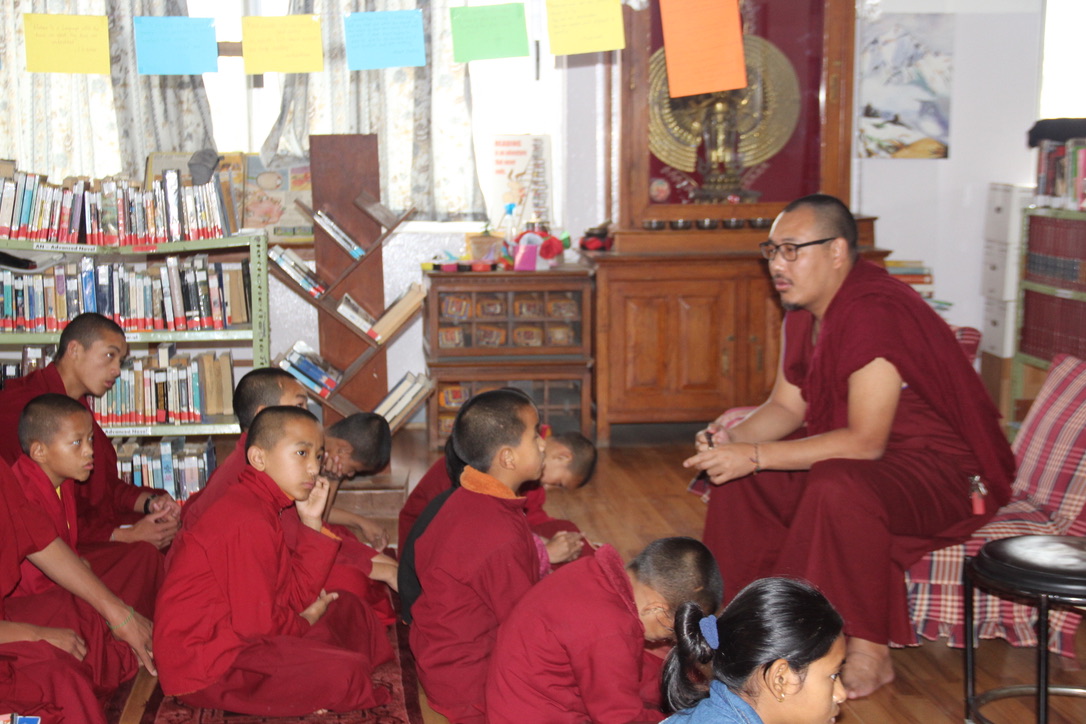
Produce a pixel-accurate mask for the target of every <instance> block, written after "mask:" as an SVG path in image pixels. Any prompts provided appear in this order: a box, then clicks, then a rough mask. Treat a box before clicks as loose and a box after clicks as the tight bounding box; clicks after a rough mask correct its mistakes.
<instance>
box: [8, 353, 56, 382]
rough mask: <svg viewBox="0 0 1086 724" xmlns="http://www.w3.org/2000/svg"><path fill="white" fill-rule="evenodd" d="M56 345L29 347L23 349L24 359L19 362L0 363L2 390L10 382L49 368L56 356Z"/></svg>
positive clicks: (10, 360) (14, 360)
mask: <svg viewBox="0 0 1086 724" xmlns="http://www.w3.org/2000/svg"><path fill="white" fill-rule="evenodd" d="M56 353H57V346H56V345H55V344H44V345H27V346H25V347H23V353H22V357H21V358H20V359H18V360H16V359H9V360H4V361H2V362H0V389H3V388H4V385H5V384H7V381H8V380H13V379H15V378H16V377H25V376H26V375H28V374H30V373H31V372H34V371H35V370H39V369H41V368H42V367H45V366H47V365H48V364H49V363H50V362H52V361H53V357H55V356H56Z"/></svg>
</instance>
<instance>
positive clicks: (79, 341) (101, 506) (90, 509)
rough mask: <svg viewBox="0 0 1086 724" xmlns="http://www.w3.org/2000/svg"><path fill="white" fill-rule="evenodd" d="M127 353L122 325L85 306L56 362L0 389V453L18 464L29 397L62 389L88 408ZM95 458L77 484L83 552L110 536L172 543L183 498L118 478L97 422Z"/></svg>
mask: <svg viewBox="0 0 1086 724" xmlns="http://www.w3.org/2000/svg"><path fill="white" fill-rule="evenodd" d="M127 355H128V342H127V341H125V336H124V330H123V329H121V328H120V327H119V326H117V324H116V323H115V322H114V321H113V320H111V319H107V318H106V317H103V316H102V315H100V314H95V313H93V312H87V313H85V314H80V315H79V316H78V317H76V318H75V319H73V320H72V321H70V322H68V325H67V326H66V327H65V328H64V331H63V332H61V334H60V341H59V342H58V343H57V356H56V359H54V360H53V362H52V364H50V365H48V366H46V367H45V368H43V369H40V370H37V371H36V372H31V373H30V374H29V375H26V376H25V377H18V378H16V379H13V380H8V381H7V382H6V383H5V384H4V389H3V390H0V458H3V459H4V461H6V462H7V463H8V464H9V465H14V464H15V460H16V459H17V458H18V457H19V455H21V454H22V448H21V447H20V446H19V438H18V435H17V434H16V429H17V428H18V425H19V415H20V414H22V411H23V408H24V407H26V403H28V402H30V401H31V400H32V399H34V398H35V397H37V396H38V395H41V394H44V393H46V392H56V393H58V394H61V395H67V396H68V397H71V398H72V399H73V400H76V401H77V402H80V403H81V404H83V405H84V406H86V405H87V402H86V400H87V397H88V396H94V397H101V396H102V395H104V394H106V391H107V390H109V389H110V388H112V387H113V384H114V383H115V382H116V380H117V378H118V377H119V376H120V374H121V362H123V361H124V358H125V357H126V356H127ZM88 409H90V408H89V407H88ZM94 457H95V461H96V463H97V464H96V465H95V466H94V470H93V471H92V472H91V475H90V478H88V479H87V481H86V482H85V483H80V484H79V485H77V486H75V496H76V514H77V515H78V517H79V529H80V539H81V542H80V546H81V550H80V551H79V553H80V555H84V556H85V555H87V552H88V550H89V548H90V547H91V546H93V545H95V544H97V543H104V542H107V541H116V542H122V543H131V542H135V541H146V542H148V543H151V544H152V545H154V546H155V547H156V548H160V549H161V548H165V547H166V546H168V545H169V544H170V541H171V540H173V536H174V535H175V534H176V533H177V529H178V527H179V525H180V523H179V521H178V517H177V514H178V512H179V508H178V505H177V503H176V502H175V501H174V500H173V498H171V497H170V496H169V495H168V494H167V493H166V491H164V490H155V489H153V488H137V487H135V486H133V485H129V484H127V483H125V482H124V481H122V480H121V479H120V477H119V476H118V474H117V452H116V451H115V450H114V449H113V444H112V443H110V441H109V438H108V437H107V436H106V434H105V432H103V431H102V428H101V427H99V426H98V423H97V422H95V423H94Z"/></svg>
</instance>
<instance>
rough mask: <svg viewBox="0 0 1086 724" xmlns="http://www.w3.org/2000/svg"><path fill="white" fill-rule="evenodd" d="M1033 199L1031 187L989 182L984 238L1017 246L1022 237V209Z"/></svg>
mask: <svg viewBox="0 0 1086 724" xmlns="http://www.w3.org/2000/svg"><path fill="white" fill-rule="evenodd" d="M1032 200H1033V187H1031V186H1017V185H1014V184H989V185H988V206H987V209H986V211H985V215H984V238H985V239H987V240H988V241H998V242H1001V243H1003V244H1010V245H1011V246H1012V247H1017V246H1018V245H1019V243H1021V239H1022V209H1023V208H1025V207H1026V206H1028V205H1029V204H1030V202H1031V201H1032Z"/></svg>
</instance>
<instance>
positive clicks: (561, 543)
mask: <svg viewBox="0 0 1086 724" xmlns="http://www.w3.org/2000/svg"><path fill="white" fill-rule="evenodd" d="M583 540H584V536H583V535H582V534H580V533H574V532H573V531H569V530H563V531H561V532H559V533H556V534H555V535H554V537H553V538H551V539H550V540H549V541H547V558H548V559H549V560H550V562H551V563H566V562H567V561H572V560H574V559H576V558H577V557H578V556H580V555H581V550H582V549H583V546H582V543H581V541H583Z"/></svg>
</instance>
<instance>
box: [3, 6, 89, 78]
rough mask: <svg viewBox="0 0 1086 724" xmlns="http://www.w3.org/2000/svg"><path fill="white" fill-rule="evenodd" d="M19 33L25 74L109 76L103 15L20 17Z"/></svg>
mask: <svg viewBox="0 0 1086 724" xmlns="http://www.w3.org/2000/svg"><path fill="white" fill-rule="evenodd" d="M23 30H24V32H25V39H26V69H27V71H28V72H30V73H84V74H92V75H109V22H108V21H107V20H106V16H105V15H51V14H48V15H47V14H44V13H24V14H23Z"/></svg>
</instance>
